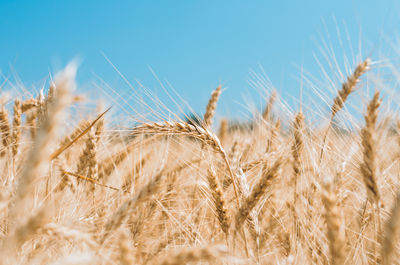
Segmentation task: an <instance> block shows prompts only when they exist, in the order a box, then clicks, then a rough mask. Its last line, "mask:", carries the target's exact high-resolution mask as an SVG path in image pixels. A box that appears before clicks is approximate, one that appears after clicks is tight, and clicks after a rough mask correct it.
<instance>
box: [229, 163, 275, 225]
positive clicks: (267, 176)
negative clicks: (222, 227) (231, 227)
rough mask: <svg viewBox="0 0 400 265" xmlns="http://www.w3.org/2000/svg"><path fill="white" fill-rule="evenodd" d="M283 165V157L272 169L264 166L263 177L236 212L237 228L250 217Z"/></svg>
mask: <svg viewBox="0 0 400 265" xmlns="http://www.w3.org/2000/svg"><path fill="white" fill-rule="evenodd" d="M280 165H281V159H278V160H276V161H275V163H274V165H273V166H272V167H271V168H270V169H266V168H265V167H264V168H263V173H262V176H261V179H260V180H259V181H258V182H257V183H256V185H255V186H254V188H253V190H252V191H251V193H250V195H249V196H248V197H247V198H246V199H245V200H244V202H243V204H242V206H241V207H240V208H239V210H238V212H237V214H236V226H235V227H236V230H239V229H240V228H241V227H242V225H243V222H244V221H245V220H246V219H247V218H248V217H249V214H250V212H251V210H252V209H253V208H254V207H255V206H256V205H257V203H258V202H259V201H260V199H261V197H262V196H263V195H264V194H265V191H266V189H267V188H268V187H269V186H270V185H271V181H272V180H273V179H275V178H276V176H277V175H278V171H279V168H280Z"/></svg>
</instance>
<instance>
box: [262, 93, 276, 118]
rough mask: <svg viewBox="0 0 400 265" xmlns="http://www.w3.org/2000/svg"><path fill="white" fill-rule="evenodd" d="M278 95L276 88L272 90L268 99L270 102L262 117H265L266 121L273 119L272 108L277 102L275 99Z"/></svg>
mask: <svg viewBox="0 0 400 265" xmlns="http://www.w3.org/2000/svg"><path fill="white" fill-rule="evenodd" d="M276 96H277V93H276V91H275V90H274V91H272V93H271V96H270V97H269V99H268V103H267V105H266V106H265V108H264V111H263V114H262V117H263V119H264V121H270V119H271V117H270V116H271V110H272V107H273V106H274V103H275V100H276Z"/></svg>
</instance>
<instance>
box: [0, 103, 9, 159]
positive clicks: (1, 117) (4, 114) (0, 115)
mask: <svg viewBox="0 0 400 265" xmlns="http://www.w3.org/2000/svg"><path fill="white" fill-rule="evenodd" d="M0 132H1V139H2V140H1V141H2V143H3V146H4V148H5V149H6V148H8V147H9V145H10V134H11V130H10V124H9V121H8V111H7V110H6V109H5V108H4V106H3V107H2V108H1V109H0ZM5 153H6V152H5V150H3V151H2V152H1V155H2V156H3V155H5Z"/></svg>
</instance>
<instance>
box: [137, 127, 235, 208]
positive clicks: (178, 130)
mask: <svg viewBox="0 0 400 265" xmlns="http://www.w3.org/2000/svg"><path fill="white" fill-rule="evenodd" d="M139 133H155V134H177V135H184V136H189V137H193V138H196V139H198V140H200V141H202V142H203V143H205V144H207V145H208V146H210V147H211V148H212V149H214V150H215V151H216V152H218V153H220V154H221V156H222V158H223V159H224V162H225V164H226V166H227V168H228V170H229V176H230V178H231V181H232V183H233V187H234V192H235V197H236V203H237V207H240V202H239V194H238V191H237V185H236V182H235V177H234V174H233V172H232V168H231V166H230V163H229V161H228V158H227V156H226V152H225V150H224V148H223V147H222V146H221V143H220V141H219V139H218V138H217V136H215V135H214V134H213V133H212V132H210V131H209V130H208V129H205V128H202V127H200V126H197V125H191V124H188V123H184V122H168V121H166V122H156V123H144V124H142V125H140V126H138V127H135V128H134V129H133V130H132V134H139Z"/></svg>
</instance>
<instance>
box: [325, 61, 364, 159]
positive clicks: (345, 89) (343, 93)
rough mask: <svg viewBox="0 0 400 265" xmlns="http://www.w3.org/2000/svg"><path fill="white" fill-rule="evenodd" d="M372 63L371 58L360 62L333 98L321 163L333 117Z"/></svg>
mask: <svg viewBox="0 0 400 265" xmlns="http://www.w3.org/2000/svg"><path fill="white" fill-rule="evenodd" d="M370 65H371V60H370V59H369V58H367V59H365V60H364V61H363V62H361V63H359V64H358V65H357V67H356V69H355V70H354V72H353V74H352V75H350V76H348V77H347V80H346V82H344V83H343V84H342V89H341V90H339V91H338V94H337V96H336V97H335V98H334V100H333V104H332V107H331V118H330V121H329V125H328V127H327V129H326V131H325V134H324V138H323V142H322V147H321V154H320V163H321V161H322V157H323V155H324V150H325V144H326V139H327V138H328V132H329V129H330V127H331V125H332V122H333V119H334V118H335V116H336V113H337V112H338V111H340V110H341V109H342V108H343V106H344V103H345V102H346V100H347V98H348V96H349V95H350V94H351V93H352V92H353V91H354V89H355V87H356V85H357V83H358V82H359V81H360V77H361V76H362V75H363V74H364V73H365V72H367V71H368V69H369V66H370Z"/></svg>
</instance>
